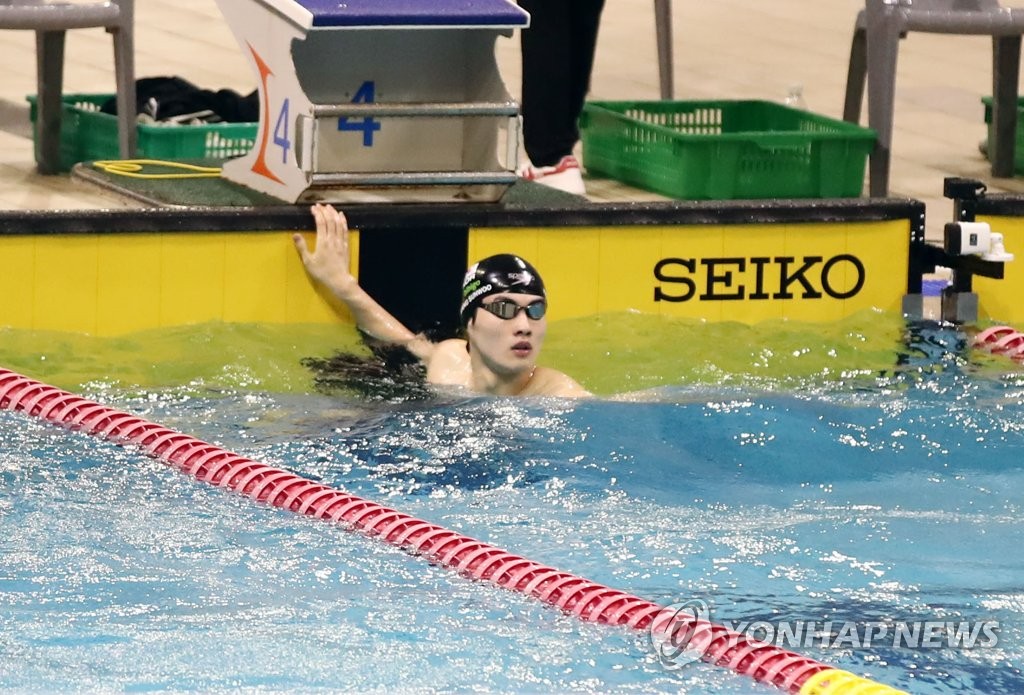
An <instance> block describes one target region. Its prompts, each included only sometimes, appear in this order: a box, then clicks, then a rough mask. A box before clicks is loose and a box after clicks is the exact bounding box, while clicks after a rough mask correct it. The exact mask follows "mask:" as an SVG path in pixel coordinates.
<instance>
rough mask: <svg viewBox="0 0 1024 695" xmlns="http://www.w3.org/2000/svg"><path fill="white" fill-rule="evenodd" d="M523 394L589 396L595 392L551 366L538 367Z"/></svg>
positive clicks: (558, 396) (570, 396)
mask: <svg viewBox="0 0 1024 695" xmlns="http://www.w3.org/2000/svg"><path fill="white" fill-rule="evenodd" d="M520 395H521V396H554V397H557V398H589V397H592V396H593V394H592V393H590V392H589V391H587V390H586V389H585V388H583V386H582V385H581V384H580V383H579V382H577V381H576V380H575V379H573V378H572V377H571V376H569V375H568V374H565V373H564V372H560V371H558V370H557V369H551V368H550V367H537V370H536V371H535V372H534V373H533V377H532V378H531V379H530V383H529V384H527V385H526V388H525V389H523V391H522V393H520Z"/></svg>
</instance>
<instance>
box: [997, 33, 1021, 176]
mask: <svg viewBox="0 0 1024 695" xmlns="http://www.w3.org/2000/svg"><path fill="white" fill-rule="evenodd" d="M1020 44H1021V37H1020V36H993V37H992V142H990V143H989V145H990V149H989V158H990V160H991V162H992V175H993V176H999V177H1002V178H1009V177H1012V176H1013V170H1014V161H1013V160H1014V150H1015V145H1016V141H1017V80H1018V79H1019V77H1020Z"/></svg>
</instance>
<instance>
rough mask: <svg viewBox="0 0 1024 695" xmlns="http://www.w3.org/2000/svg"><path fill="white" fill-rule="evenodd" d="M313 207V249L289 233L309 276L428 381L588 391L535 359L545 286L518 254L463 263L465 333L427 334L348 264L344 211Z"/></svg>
mask: <svg viewBox="0 0 1024 695" xmlns="http://www.w3.org/2000/svg"><path fill="white" fill-rule="evenodd" d="M312 211H313V217H314V219H315V220H316V247H315V249H314V250H313V251H310V250H309V248H308V247H307V245H306V241H305V239H304V238H303V237H302V235H301V234H295V235H294V237H293V239H294V241H295V248H296V249H298V252H299V256H300V257H301V258H302V263H303V265H305V267H306V271H307V272H308V273H309V275H310V277H312V278H313V279H314V280H315V281H316V282H318V283H320V284H321V285H323V286H324V287H325V288H326V289H327V290H329V291H330V292H331V293H332V294H333V295H334V296H335V297H337V298H338V299H340V300H341V301H342V302H344V303H345V305H346V306H347V307H348V308H349V311H350V312H351V313H352V316H353V318H354V319H355V321H356V325H357V326H358V327H359V328H360V329H361V330H362V331H364V332H365V333H367V334H369V335H370V336H371V337H373V338H376V339H377V340H380V341H383V342H386V343H390V344H394V345H400V346H402V347H404V348H405V349H406V350H408V351H409V352H410V353H412V355H414V356H415V357H416V358H417V359H418V360H419V361H420V362H421V363H422V364H423V366H424V367H425V368H426V379H427V382H428V383H430V384H434V385H437V386H457V387H462V388H466V389H469V390H471V391H473V392H476V393H483V394H488V395H493V396H559V397H563V398H580V397H585V396H589V395H590V393H589V392H588V391H587V390H586V389H584V388H583V387H582V386H581V385H580V384H578V383H577V382H576V381H575V380H574V379H572V378H571V377H569V376H568V375H566V374H563V373H562V372H560V371H558V370H555V369H550V368H548V367H541V366H539V365H538V364H537V357H538V356H539V354H540V349H541V346H542V345H543V343H544V335H545V333H546V331H547V319H546V318H545V317H544V314H545V312H546V311H547V294H546V293H545V291H544V283H543V281H542V280H541V278H540V275H539V274H538V273H537V271H536V270H535V269H534V268H533V266H531V265H530V264H529V263H527V262H526V261H524V260H523V259H522V258H519V257H518V256H513V255H509V254H501V255H497V256H491V257H489V258H485V259H484V260H482V261H480V262H479V263H476V264H474V265H473V266H472V267H470V269H469V270H468V271H467V272H466V277H465V279H464V280H463V284H462V305H461V308H460V312H459V313H460V316H461V318H462V325H463V328H464V329H465V335H466V338H465V340H463V339H460V338H452V339H449V340H443V341H441V342H433V341H431V340H429V339H427V338H426V337H425V336H423V335H417V334H414V333H413V332H412V331H410V330H409V329H408V328H407V327H406V326H404V325H403V324H402V323H401V322H399V321H398V319H396V318H395V317H394V316H392V315H391V314H390V313H388V312H387V310H385V309H384V307H382V306H381V305H380V304H378V303H377V302H376V301H375V300H374V299H373V297H371V296H370V295H369V294H367V293H366V291H364V290H363V288H362V287H360V286H359V283H358V282H357V281H356V279H355V277H353V275H352V273H351V272H349V250H348V223H347V222H346V220H345V216H344V215H343V214H342V213H340V212H338V211H337V210H335V209H334V208H333V207H332V206H330V205H323V204H317V205H314V206H313V207H312Z"/></svg>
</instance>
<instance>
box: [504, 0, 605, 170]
mask: <svg viewBox="0 0 1024 695" xmlns="http://www.w3.org/2000/svg"><path fill="white" fill-rule="evenodd" d="M519 5H520V6H521V7H522V8H523V9H524V10H526V11H527V12H529V13H530V16H531V21H530V28H529V29H525V30H523V32H522V55H523V84H522V105H521V107H522V114H523V141H524V143H525V145H526V153H527V155H528V156H529V157H530V161H531V162H532V163H533V165H534V166H537V167H543V166H550V165H553V164H556V163H558V161H559V160H560V159H561V158H562V157H564V156H566V155H568V154H572V149H573V147H575V145H576V141H577V140H579V128H578V126H577V120H578V119H579V116H580V112H581V111H582V110H583V102H584V100H585V99H586V96H587V91H588V90H589V88H590V72H591V68H592V67H593V64H594V47H595V45H596V44H597V30H598V25H599V23H600V18H601V9H602V8H603V7H604V0H519Z"/></svg>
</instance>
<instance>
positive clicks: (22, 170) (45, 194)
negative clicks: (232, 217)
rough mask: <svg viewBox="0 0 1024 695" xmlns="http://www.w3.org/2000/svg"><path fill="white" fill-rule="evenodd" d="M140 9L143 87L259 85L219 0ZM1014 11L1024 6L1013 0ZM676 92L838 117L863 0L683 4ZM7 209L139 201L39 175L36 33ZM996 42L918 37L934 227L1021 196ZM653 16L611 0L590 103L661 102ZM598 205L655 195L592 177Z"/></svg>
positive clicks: (902, 88)
mask: <svg viewBox="0 0 1024 695" xmlns="http://www.w3.org/2000/svg"><path fill="white" fill-rule="evenodd" d="M136 4H137V8H136V12H137V26H136V37H137V70H138V75H139V76H140V77H143V76H156V75H171V74H175V75H180V76H182V77H185V78H186V79H188V80H190V81H192V82H194V83H196V84H199V85H201V86H203V87H209V88H220V87H230V88H233V89H236V90H239V91H250V90H251V89H252V88H253V87H254V83H255V81H254V78H253V76H252V75H251V74H250V69H249V67H248V66H247V65H246V63H245V62H244V61H243V59H242V53H241V51H240V50H239V48H238V47H237V44H236V42H235V40H234V37H233V36H232V34H231V32H230V30H229V29H228V27H227V26H226V25H225V23H224V21H223V19H222V17H221V14H220V12H219V10H218V8H217V5H216V3H215V1H214V0H142V1H141V2H138V3H136ZM1003 4H1004V5H1008V6H1024V0H1009V1H1007V2H1004V3H1003ZM674 5H675V7H674V18H673V32H674V34H675V41H674V44H675V60H674V66H675V75H676V77H675V89H676V97H677V98H679V99H705V98H706V99H740V98H756V99H773V100H781V99H783V98H784V97H785V96H786V94H787V92H788V90H789V87H790V85H793V84H799V85H802V87H803V93H804V97H805V100H806V103H807V105H808V108H810V109H811V110H813V111H816V112H819V113H823V114H825V115H829V116H833V117H839V116H840V113H841V110H842V101H843V91H844V87H845V79H846V64H847V59H848V56H849V43H850V36H851V31H852V26H853V20H854V17H855V16H856V14H857V11H858V9H860V8H861V7H863V0H828V1H827V2H807V1H806V0H803V1H801V0H772V1H771V2H768V1H766V0H714V1H713V2H707V1H704V0H676V2H675V3H674ZM0 36H2V38H0V57H2V60H0V209H12V208H13V209H54V208H104V207H115V206H119V205H128V204H129V203H127V202H123V201H120V200H118V199H116V198H112V197H109V196H108V195H105V194H102V193H99V192H97V191H96V190H95V189H93V188H91V187H89V186H88V185H86V184H82V183H79V182H77V181H72V180H70V179H69V178H68V177H66V176H58V177H42V176H39V175H37V174H35V173H34V165H33V161H32V141H31V138H30V137H29V136H28V124H27V115H26V114H27V111H26V109H25V108H24V105H25V101H24V99H25V95H27V94H31V93H34V91H35V49H34V37H33V35H32V34H31V33H30V32H24V31H3V32H0ZM110 43H111V42H110V40H109V38H108V37H107V36H106V35H105V34H104V33H103V32H102V31H100V30H91V29H89V30H77V31H72V32H69V34H68V46H67V69H66V76H65V91H66V92H87V93H96V92H109V91H112V90H113V69H112V54H111V48H110ZM498 44H499V45H498V61H499V64H500V66H501V68H502V71H503V74H504V76H505V78H506V81H507V83H508V85H509V87H510V91H512V92H513V94H515V93H516V92H517V90H518V81H519V65H518V57H519V54H518V41H516V40H514V39H500V40H499V42H498ZM990 47H991V42H990V40H989V39H988V38H987V37H959V36H941V35H927V34H911V35H910V37H909V38H908V39H907V40H906V41H904V42H903V46H902V48H901V51H900V65H899V73H898V80H897V103H896V123H895V127H896V131H895V138H894V143H893V152H894V159H893V165H892V184H891V190H892V195H897V196H908V197H913V198H918V199H921V200H924V201H925V202H926V203H927V204H928V210H929V230H930V231H932V230H934V229H936V228H941V225H942V224H943V222H944V221H946V218H947V216H948V215H949V211H950V209H951V208H950V206H949V204H948V201H944V200H943V199H942V198H941V190H942V180H943V178H944V177H946V176H949V175H958V176H970V177H976V178H979V179H982V180H983V181H985V182H986V183H987V184H988V186H989V190H992V191H1022V192H1024V178H1016V179H999V180H993V179H992V178H991V176H990V175H989V172H988V165H987V162H986V161H985V160H984V158H983V157H982V156H981V154H980V153H979V151H978V143H979V141H980V140H981V139H982V138H983V137H984V135H985V125H984V121H983V109H982V105H981V103H980V98H981V97H982V96H983V95H986V94H989V93H990V91H991V48H990ZM657 96H658V75H657V61H656V55H655V44H654V8H653V3H652V2H651V1H650V0H607V6H606V9H605V13H604V17H603V23H602V28H601V35H600V38H599V44H598V52H597V59H596V66H595V70H594V76H593V83H592V90H591V97H592V98H594V99H634V98H635V99H656V98H657ZM589 192H590V195H591V196H592V197H593V198H595V199H599V200H609V199H612V200H617V199H629V200H636V199H656V198H657V196H654V195H651V194H645V193H641V192H638V191H634V190H631V189H628V188H625V187H622V186H618V185H614V184H611V183H608V182H602V181H591V182H590V185H589Z"/></svg>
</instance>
